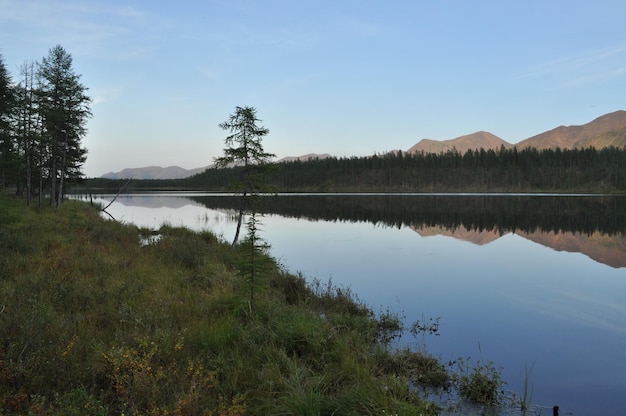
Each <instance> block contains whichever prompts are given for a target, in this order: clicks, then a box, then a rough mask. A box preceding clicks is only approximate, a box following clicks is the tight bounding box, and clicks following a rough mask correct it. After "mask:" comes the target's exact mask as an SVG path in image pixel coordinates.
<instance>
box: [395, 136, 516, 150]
mask: <svg viewBox="0 0 626 416" xmlns="http://www.w3.org/2000/svg"><path fill="white" fill-rule="evenodd" d="M502 146H504V147H511V143H508V142H506V141H504V140H502V139H501V138H499V137H498V136H496V135H493V134H491V133H489V132H486V131H479V132H476V133H472V134H468V135H465V136H461V137H457V138H456V139H451V140H442V141H437V140H430V139H422V140H420V141H419V142H418V143H417V144H415V145H414V146H413V147H411V148H410V149H409V150H407V153H419V152H424V153H442V152H447V151H448V150H453V149H456V150H458V151H459V152H460V153H465V152H467V151H468V150H470V149H472V150H478V149H485V150H488V149H494V150H497V149H500V147H502Z"/></svg>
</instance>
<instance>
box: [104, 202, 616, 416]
mask: <svg viewBox="0 0 626 416" xmlns="http://www.w3.org/2000/svg"><path fill="white" fill-rule="evenodd" d="M112 197H113V196H107V197H106V199H108V200H110V199H111V198H112ZM237 208H238V199H237V198H236V197H233V196H231V195H199V194H178V193H177V194H168V195H164V194H152V195H145V194H144V195H122V196H120V198H118V200H117V201H116V203H115V204H113V205H112V206H111V208H110V211H111V213H112V214H113V215H114V216H115V217H116V218H118V219H120V220H123V221H126V222H132V223H135V224H137V225H139V226H142V227H147V228H151V229H158V228H159V227H160V225H161V224H162V223H163V221H165V222H168V223H169V224H171V225H175V226H176V225H180V226H185V227H189V228H193V229H203V228H211V229H212V230H213V231H214V232H216V233H217V234H218V235H220V234H222V235H224V236H225V239H226V240H230V239H231V238H232V234H233V231H234V227H233V224H232V223H231V222H230V218H231V215H232V213H233V212H234V211H235V210H236V209H237ZM258 210H259V211H261V212H263V213H265V214H267V215H265V216H264V218H262V220H261V221H262V222H263V231H262V236H263V238H265V239H266V240H267V241H268V242H269V244H270V245H271V247H272V254H273V255H274V256H275V257H276V258H278V259H279V261H282V262H284V263H285V265H286V266H287V268H288V269H289V270H291V271H294V272H298V271H301V272H302V273H303V274H304V275H305V276H307V278H319V279H320V280H322V281H326V280H327V279H328V278H332V279H333V281H334V282H335V283H337V284H340V285H347V286H350V287H351V288H352V289H353V291H354V293H356V294H358V296H359V297H360V298H361V299H362V300H363V301H365V302H366V303H368V304H369V305H371V306H372V307H373V308H374V309H376V308H377V307H378V306H379V305H380V306H381V307H387V306H390V307H392V308H393V309H394V310H396V311H398V312H399V313H402V314H403V315H405V316H406V317H407V320H408V321H409V322H412V321H414V320H415V319H420V318H421V317H423V316H426V317H441V336H440V337H431V338H429V339H428V340H426V341H425V343H426V344H427V346H428V349H429V351H432V352H435V353H436V354H439V355H441V356H442V358H444V359H446V360H447V359H456V358H458V357H459V356H468V355H469V356H472V357H473V358H474V359H479V358H480V359H483V360H486V361H489V360H492V361H494V362H495V363H497V364H498V365H502V366H503V368H504V370H503V378H504V379H505V380H507V382H508V383H509V384H508V387H509V388H511V389H512V390H514V391H518V392H519V391H521V389H522V383H523V374H524V371H525V370H526V369H528V368H529V367H531V366H532V367H533V372H532V377H531V383H532V385H533V386H534V398H533V401H534V403H536V404H540V405H545V406H547V407H546V409H550V408H551V406H552V405H555V404H558V405H560V406H561V409H562V413H561V414H568V413H569V412H573V414H576V415H584V414H599V413H601V414H605V415H619V414H623V409H624V408H625V407H626V399H625V398H624V397H623V391H624V390H625V389H626V378H625V377H624V374H625V373H626V352H625V351H626V302H625V301H624V299H626V279H625V277H626V273H624V270H623V269H624V268H625V267H626V247H625V246H626V241H625V239H624V235H625V233H624V230H625V228H626V227H625V223H626V220H625V218H624V216H625V213H626V197H623V196H617V197H609V196H603V197H587V196H576V197H571V196H567V197H565V196H520V195H518V196H513V197H507V196H477V195H475V196H467V195H466V196H443V195H400V196H398V195H374V196H371V195H357V196H348V195H322V196H319V195H318V196H315V195H284V196H283V195H281V196H278V197H263V198H262V199H261V200H260V201H259V205H258ZM545 247H550V249H546V248H545ZM579 253H582V254H584V255H581V254H579ZM607 265H608V266H607ZM609 266H610V267H609ZM479 345H480V347H479Z"/></svg>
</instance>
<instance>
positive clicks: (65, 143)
mask: <svg viewBox="0 0 626 416" xmlns="http://www.w3.org/2000/svg"><path fill="white" fill-rule="evenodd" d="M66 158H67V130H65V142H64V143H63V162H62V163H61V182H60V184H59V197H58V198H57V207H58V206H59V202H61V203H62V202H63V182H65V163H66Z"/></svg>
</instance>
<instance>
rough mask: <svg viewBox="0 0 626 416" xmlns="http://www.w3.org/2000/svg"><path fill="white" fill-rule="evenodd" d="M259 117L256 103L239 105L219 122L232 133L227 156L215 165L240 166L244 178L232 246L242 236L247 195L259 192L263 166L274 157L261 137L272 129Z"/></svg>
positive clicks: (221, 126)
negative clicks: (244, 105) (265, 125)
mask: <svg viewBox="0 0 626 416" xmlns="http://www.w3.org/2000/svg"><path fill="white" fill-rule="evenodd" d="M260 121H261V120H260V119H258V118H257V116H256V109H255V108H254V107H239V106H237V107H236V108H235V113H234V114H231V115H230V117H229V118H228V120H227V121H225V122H223V123H221V124H220V125H219V126H220V128H222V129H223V130H226V131H228V132H230V133H231V134H230V135H229V136H228V137H226V140H225V144H226V148H225V149H224V156H222V157H219V158H216V159H215V166H216V167H217V168H223V167H226V166H237V167H240V168H241V179H240V181H239V182H238V183H237V184H236V187H237V190H238V192H240V193H241V204H240V207H239V217H238V220H237V230H236V232H235V237H234V239H233V243H232V245H233V246H235V245H236V244H237V240H238V239H239V232H240V230H241V223H242V219H243V215H244V212H245V209H246V202H247V197H248V195H250V194H251V195H253V196H255V195H257V194H258V193H259V192H260V190H261V186H262V173H263V167H264V166H265V165H266V163H267V162H269V161H270V160H271V158H273V157H275V155H274V154H272V153H267V152H265V150H264V149H263V145H262V143H261V141H262V139H263V137H265V136H266V135H267V134H268V133H269V129H266V128H265V127H263V126H259V125H258V124H257V123H259V122H260Z"/></svg>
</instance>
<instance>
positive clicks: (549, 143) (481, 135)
mask: <svg viewBox="0 0 626 416" xmlns="http://www.w3.org/2000/svg"><path fill="white" fill-rule="evenodd" d="M610 146H614V147H620V148H623V147H625V146H626V111H623V110H618V111H615V112H613V113H609V114H605V115H603V116H600V117H598V118H596V119H595V120H592V121H590V122H589V123H587V124H582V125H576V126H559V127H556V128H554V129H552V130H549V131H546V132H544V133H541V134H538V135H536V136H533V137H530V138H528V139H526V140H522V141H520V142H518V143H516V144H511V143H509V142H507V141H506V140H504V139H502V138H500V137H498V136H496V135H494V134H492V133H489V132H486V131H478V132H476V133H472V134H467V135H464V136H460V137H457V138H455V139H450V140H431V139H422V140H420V141H419V142H417V143H416V144H415V145H413V146H412V147H411V148H409V149H408V150H407V151H406V152H407V153H419V152H424V153H445V152H447V151H449V150H454V149H456V150H457V151H458V152H460V153H465V152H467V151H468V150H470V149H471V150H479V149H485V150H489V149H493V150H498V149H500V148H501V147H505V148H510V147H517V148H518V149H525V148H527V147H534V148H536V149H539V150H543V149H554V148H561V149H577V148H585V147H595V148H596V149H602V148H605V147H610ZM327 157H332V156H331V155H329V154H328V153H324V154H316V153H309V154H306V155H302V156H289V157H285V158H283V159H280V160H279V161H278V162H288V161H294V160H308V159H312V158H320V159H323V158H327ZM210 167H211V166H205V167H201V168H196V169H183V168H181V167H179V166H169V167H166V168H162V167H159V166H148V167H143V168H129V169H124V170H122V171H120V172H109V173H106V174H104V175H102V177H103V178H108V179H181V178H186V177H189V176H193V175H195V174H197V173H201V172H204V171H205V170H206V169H208V168H210Z"/></svg>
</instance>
